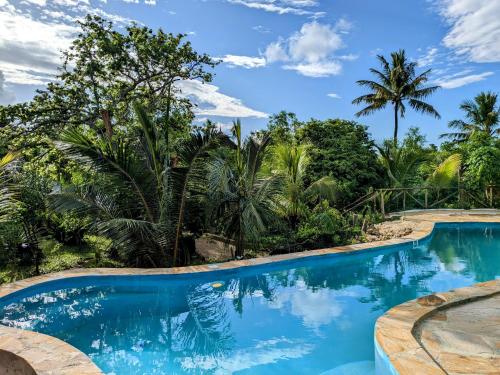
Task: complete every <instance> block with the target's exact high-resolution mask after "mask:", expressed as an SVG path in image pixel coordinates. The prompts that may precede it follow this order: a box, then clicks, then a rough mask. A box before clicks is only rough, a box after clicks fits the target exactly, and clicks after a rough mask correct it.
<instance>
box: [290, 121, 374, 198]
mask: <svg viewBox="0 0 500 375" xmlns="http://www.w3.org/2000/svg"><path fill="white" fill-rule="evenodd" d="M296 138H297V142H298V143H299V144H309V145H310V147H309V148H308V150H307V155H308V159H309V160H308V162H307V163H306V166H305V169H306V171H305V175H304V182H305V184H306V186H308V185H310V184H312V183H313V182H314V181H318V180H320V179H321V178H322V177H324V176H331V177H332V178H333V179H334V180H335V181H336V182H337V185H338V188H339V194H338V197H337V204H340V205H342V204H348V203H350V202H352V201H353V200H355V199H356V198H357V197H359V196H362V195H364V194H366V193H367V192H368V190H369V189H370V188H372V187H378V186H381V185H382V182H383V181H382V174H383V171H382V169H381V167H380V165H379V164H378V163H377V153H376V150H375V147H374V143H373V141H372V140H371V138H370V135H369V133H368V131H367V128H366V126H363V125H361V124H358V123H356V122H354V121H346V120H342V119H328V120H324V121H320V120H314V119H312V120H310V121H307V122H306V123H304V124H302V126H301V127H300V128H299V130H298V134H297V137H296Z"/></svg>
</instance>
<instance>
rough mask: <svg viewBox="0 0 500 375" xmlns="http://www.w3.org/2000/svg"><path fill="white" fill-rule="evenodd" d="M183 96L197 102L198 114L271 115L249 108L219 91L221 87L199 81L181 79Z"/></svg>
mask: <svg viewBox="0 0 500 375" xmlns="http://www.w3.org/2000/svg"><path fill="white" fill-rule="evenodd" d="M178 87H179V89H180V90H181V96H183V97H185V98H189V99H190V100H192V102H193V103H195V104H196V106H197V107H196V108H195V109H194V113H195V114H196V115H197V116H221V117H233V118H234V117H256V118H267V117H268V116H269V115H268V114H267V113H264V112H260V111H257V110H254V109H252V108H249V107H247V106H245V105H244V104H243V102H242V101H241V100H240V99H237V98H234V97H231V96H228V95H226V94H223V93H221V92H220V91H219V87H217V86H215V85H211V84H203V83H201V82H199V81H194V80H188V81H181V82H179V84H178Z"/></svg>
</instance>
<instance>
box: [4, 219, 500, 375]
mask: <svg viewBox="0 0 500 375" xmlns="http://www.w3.org/2000/svg"><path fill="white" fill-rule="evenodd" d="M404 219H405V220H412V221H416V222H417V223H418V225H416V226H415V229H414V230H413V232H412V233H411V234H409V235H407V236H404V237H402V238H396V239H390V240H386V241H377V242H371V243H362V244H356V245H347V246H339V247H334V248H329V249H320V250H313V251H307V252H301V253H293V254H283V255H277V256H272V257H265V258H255V259H245V260H237V261H231V262H225V263H218V264H207V265H201V266H190V267H178V268H164V269H161V268H160V269H132V268H120V269H117V268H113V269H102V268H100V269H75V270H68V271H63V272H57V273H53V274H48V275H42V276H37V277H33V278H29V279H25V280H20V281H17V282H14V283H11V284H6V285H0V297H3V296H6V295H8V294H10V293H13V292H16V291H19V290H21V289H24V288H27V287H30V286H33V285H37V284H40V283H43V282H47V281H51V280H58V279H63V278H68V277H78V276H98V275H165V274H186V273H196V272H210V271H215V270H226V269H235V268H240V267H249V266H254V265H258V264H267V263H273V262H279V261H283V260H291V259H301V258H306V257H311V256H322V255H328V254H337V253H352V252H356V251H360V250H365V249H372V248H376V247H380V246H387V245H397V244H403V243H408V242H412V241H416V240H420V239H422V238H424V237H426V236H428V235H429V234H430V233H431V232H432V230H433V228H434V223H436V222H500V212H499V211H488V212H482V211H481V212H474V211H467V212H466V211H453V212H450V211H446V212H441V211H431V212H429V211H427V212H421V213H416V214H412V215H407V216H406V215H405V217H404ZM494 292H496V293H500V280H498V281H492V282H490V283H483V284H478V285H476V286H474V287H471V288H464V289H463V290H460V291H455V292H453V293H451V294H450V293H449V294H448V295H447V296H444V297H435V298H437V301H438V302H439V301H441V299H442V298H444V301H446V303H452V302H453V303H457V301H462V302H463V301H466V300H468V299H469V298H472V297H474V298H475V297H478V296H485V295H489V294H492V293H494ZM443 295H444V294H443ZM471 296H472V297H471ZM428 298H429V299H428V300H426V299H420V300H418V301H411V302H408V303H406V304H403V305H400V306H398V307H396V308H394V309H391V310H390V311H389V312H388V313H387V314H386V315H384V316H382V317H381V318H380V319H379V321H377V327H376V340H377V343H378V344H379V345H380V347H381V348H382V350H383V351H384V352H385V353H386V354H387V356H388V358H389V359H390V361H391V363H392V364H393V365H394V367H395V368H396V369H397V370H398V372H399V374H401V375H404V374H412V375H416V374H429V375H431V374H446V372H444V371H443V370H442V368H441V367H439V366H438V365H437V364H436V362H435V361H434V360H433V358H432V357H431V356H430V355H429V354H428V353H427V352H426V351H425V350H424V348H423V347H422V346H421V344H420V343H419V342H417V340H416V339H415V337H414V336H413V329H414V327H415V325H416V322H418V321H419V320H421V319H422V318H423V317H424V316H426V315H427V314H429V313H431V312H432V311H433V310H434V309H435V307H434V303H435V300H434V299H433V298H432V297H428ZM433 301H434V302H433ZM2 352H3V353H5V352H10V353H12V354H14V355H15V356H17V357H19V358H20V359H21V360H16V363H17V365H19V363H25V364H26V366H27V367H26V368H25V372H19V369H18V368H16V369H13V368H8V367H7V366H8V365H9V364H4V363H2V362H5V361H2V358H6V356H4V355H0V374H8V373H13V374H14V373H15V374H17V373H19V374H33V371H34V372H35V373H36V374H38V375H102V372H101V371H100V370H99V369H98V368H97V366H96V365H95V364H94V363H93V362H92V361H91V360H90V359H89V358H88V357H87V356H86V355H85V354H84V353H82V352H80V351H79V350H77V349H76V348H74V347H72V346H71V345H69V344H67V343H65V342H63V341H61V340H59V339H57V338H55V337H51V336H47V335H43V334H40V333H36V332H30V331H23V330H18V329H14V328H9V327H5V326H2V325H0V354H1V353H2ZM22 360H24V361H22ZM7 371H9V372H7ZM497 374H500V373H499V372H497Z"/></svg>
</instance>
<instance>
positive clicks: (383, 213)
mask: <svg viewBox="0 0 500 375" xmlns="http://www.w3.org/2000/svg"><path fill="white" fill-rule="evenodd" d="M380 211H382V215H384V216H385V207H384V192H383V191H381V192H380Z"/></svg>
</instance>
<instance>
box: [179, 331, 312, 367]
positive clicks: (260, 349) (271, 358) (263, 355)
mask: <svg viewBox="0 0 500 375" xmlns="http://www.w3.org/2000/svg"><path fill="white" fill-rule="evenodd" d="M313 349H314V346H313V345H310V344H304V343H302V342H300V341H296V340H290V339H287V338H285V337H281V338H275V339H271V340H265V341H257V343H256V344H255V346H253V347H251V348H246V349H239V350H236V351H234V352H233V353H232V355H231V356H230V357H227V358H220V359H218V358H214V357H211V356H194V357H185V358H183V359H182V361H181V365H182V367H183V368H184V369H185V370H204V371H210V370H212V371H214V370H215V372H214V374H216V375H223V374H232V373H234V372H237V371H242V370H246V369H249V368H252V367H257V366H261V365H266V364H271V363H276V362H277V361H279V360H286V359H292V358H300V357H303V356H304V355H307V354H309V353H310V352H311V351H312V350H313Z"/></svg>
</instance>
